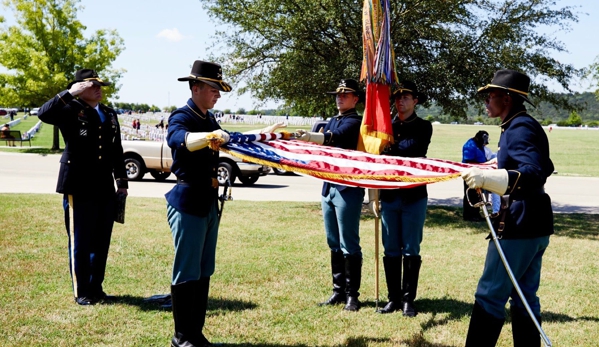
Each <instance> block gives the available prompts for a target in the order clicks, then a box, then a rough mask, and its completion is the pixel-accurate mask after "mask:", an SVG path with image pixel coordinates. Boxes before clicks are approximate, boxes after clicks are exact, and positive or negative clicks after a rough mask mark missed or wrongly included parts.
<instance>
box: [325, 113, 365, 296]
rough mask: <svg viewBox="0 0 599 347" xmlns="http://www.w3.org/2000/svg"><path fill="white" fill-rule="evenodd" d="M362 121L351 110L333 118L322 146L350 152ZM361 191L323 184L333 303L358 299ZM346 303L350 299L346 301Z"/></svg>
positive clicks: (355, 146) (356, 140)
mask: <svg viewBox="0 0 599 347" xmlns="http://www.w3.org/2000/svg"><path fill="white" fill-rule="evenodd" d="M361 123H362V117H361V116H360V115H358V113H357V112H356V109H350V110H347V111H345V112H344V113H341V114H339V115H337V116H335V117H333V118H332V119H331V120H330V121H329V122H328V123H327V125H326V126H325V127H324V143H323V144H324V145H327V146H332V147H337V148H344V149H353V150H355V149H356V148H357V146H358V137H359V133H360V125H361ZM363 201H364V188H359V187H348V186H344V185H339V184H333V183H329V182H325V183H324V184H323V186H322V198H321V207H322V214H323V219H324V228H325V232H326V235H327V244H328V246H329V248H330V250H331V271H332V276H333V296H332V297H331V298H332V299H334V300H331V299H329V300H328V301H327V302H325V303H328V302H331V303H332V302H335V301H345V300H346V299H345V298H346V297H347V298H349V297H351V298H355V299H357V298H358V296H359V295H360V293H359V289H360V283H361V278H362V248H361V247H360V215H361V212H362V202H363ZM348 300H349V299H348Z"/></svg>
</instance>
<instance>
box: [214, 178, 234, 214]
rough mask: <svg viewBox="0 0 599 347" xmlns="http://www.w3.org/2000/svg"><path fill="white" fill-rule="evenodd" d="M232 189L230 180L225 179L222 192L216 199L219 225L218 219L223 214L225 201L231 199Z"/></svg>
mask: <svg viewBox="0 0 599 347" xmlns="http://www.w3.org/2000/svg"><path fill="white" fill-rule="evenodd" d="M232 190H233V187H231V180H227V181H226V182H225V184H224V185H223V193H222V194H221V195H220V196H219V197H218V200H219V201H220V208H219V209H218V224H219V225H220V219H221V217H222V216H223V210H224V208H225V201H231V200H233V197H232V196H231V191H232Z"/></svg>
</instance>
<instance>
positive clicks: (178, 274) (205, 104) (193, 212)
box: [166, 60, 231, 347]
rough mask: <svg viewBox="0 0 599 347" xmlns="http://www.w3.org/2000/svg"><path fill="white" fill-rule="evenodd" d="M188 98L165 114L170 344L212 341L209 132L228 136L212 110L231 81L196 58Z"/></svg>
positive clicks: (213, 191)
mask: <svg viewBox="0 0 599 347" xmlns="http://www.w3.org/2000/svg"><path fill="white" fill-rule="evenodd" d="M179 81H188V82H189V88H190V90H191V98H190V99H189V100H187V104H186V105H185V106H183V107H181V108H179V109H177V110H175V111H174V112H173V113H172V114H171V115H170V117H169V119H168V134H167V138H166V139H167V142H168V145H169V147H170V148H171V151H172V156H173V164H172V166H171V171H172V172H173V173H174V174H175V175H176V176H177V184H176V185H175V186H174V187H173V189H171V190H170V191H169V192H168V193H166V201H167V218H168V223H169V225H170V228H171V232H172V234H173V242H174V246H175V259H174V264H173V276H172V283H171V298H172V307H173V319H174V321H175V334H174V336H173V338H172V342H171V345H172V346H174V347H178V346H181V347H184V346H185V347H198V346H211V344H210V342H209V341H208V340H207V339H206V337H204V334H203V332H202V329H203V327H204V322H205V319H206V306H207V302H208V290H209V287H210V276H212V274H213V273H214V261H215V254H216V240H217V236H218V208H217V202H218V199H217V198H218V181H217V179H216V174H217V166H218V151H213V150H211V149H210V148H208V147H207V146H208V137H209V136H208V135H211V136H213V137H216V138H219V139H220V140H221V143H226V142H227V141H228V140H229V135H228V133H227V132H225V131H223V130H222V129H221V128H220V125H219V124H218V122H217V121H216V119H215V118H214V115H213V114H212V113H210V112H209V111H208V110H210V109H212V108H213V107H214V105H215V104H216V101H217V100H218V99H219V98H220V92H221V91H223V92H230V91H231V86H230V85H229V84H227V83H226V82H224V81H223V80H222V70H221V67H220V65H217V64H213V63H209V62H204V61H200V60H196V61H195V62H194V64H193V67H192V69H191V73H190V74H189V75H188V76H185V77H181V78H179Z"/></svg>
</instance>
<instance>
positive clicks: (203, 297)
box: [197, 277, 212, 347]
mask: <svg viewBox="0 0 599 347" xmlns="http://www.w3.org/2000/svg"><path fill="white" fill-rule="evenodd" d="M198 282H199V283H198V301H199V304H198V312H197V316H198V323H199V329H200V335H201V336H200V338H201V339H202V343H203V345H201V346H204V347H209V346H212V344H211V343H210V341H208V339H207V338H206V337H205V336H204V333H203V332H202V330H203V329H204V323H205V322H206V311H207V309H208V292H210V277H200V280H199V281H198Z"/></svg>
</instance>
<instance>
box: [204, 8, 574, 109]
mask: <svg viewBox="0 0 599 347" xmlns="http://www.w3.org/2000/svg"><path fill="white" fill-rule="evenodd" d="M203 3H204V6H205V8H206V9H207V10H208V11H209V13H210V14H211V15H212V16H213V17H215V18H216V19H217V20H219V22H221V23H222V24H224V26H225V30H223V31H219V32H217V38H218V43H217V44H216V45H217V46H218V45H222V46H223V47H217V48H219V49H218V50H217V51H220V52H223V53H222V54H220V55H217V56H214V57H212V58H213V59H215V60H217V61H219V62H221V63H222V64H223V65H224V67H225V76H227V78H229V79H232V80H233V82H234V83H238V82H241V81H243V82H244V83H245V87H242V88H240V92H242V93H243V92H250V93H251V94H252V95H253V97H255V98H258V99H261V100H279V101H284V102H285V106H289V107H292V108H293V110H294V111H295V112H298V113H300V114H303V115H306V116H312V115H321V116H326V115H331V114H334V113H335V107H334V106H335V105H334V102H333V101H332V99H331V98H330V96H327V95H326V94H325V92H326V91H328V90H332V89H334V88H335V87H336V86H337V84H338V81H339V80H340V79H342V78H356V79H357V78H358V76H359V72H360V68H361V63H362V1H361V0H204V1H203ZM390 3H391V21H392V27H391V38H392V42H393V44H394V50H395V56H396V63H397V68H398V74H399V77H400V80H414V81H416V82H417V83H418V85H419V88H420V89H421V90H423V91H424V92H426V93H427V94H429V96H430V98H431V100H432V101H434V102H435V103H436V104H438V105H440V106H441V107H442V108H443V110H444V112H446V113H448V114H450V115H452V116H455V117H464V116H465V110H466V108H467V106H468V104H474V103H479V102H478V101H479V100H476V98H475V95H476V90H477V88H478V87H481V86H482V85H484V84H486V83H489V82H490V80H491V78H492V76H493V73H494V72H495V71H496V70H497V69H500V68H511V69H516V70H520V71H523V72H525V73H527V74H528V75H529V76H531V77H532V78H533V85H532V87H531V89H532V97H533V98H534V99H536V100H545V101H550V102H551V103H553V104H555V105H559V106H561V107H567V108H572V105H569V104H568V103H567V102H566V101H565V100H564V99H560V98H558V97H557V96H555V95H554V94H552V93H550V92H549V90H548V88H547V86H546V85H545V83H546V82H547V81H554V82H557V83H559V84H560V85H561V86H563V87H564V88H565V89H566V90H568V91H570V89H569V87H568V86H569V83H570V81H571V79H572V78H573V77H575V76H578V75H580V73H581V71H579V70H576V69H575V68H574V67H573V66H572V65H568V64H563V63H560V62H559V61H557V60H556V59H554V58H552V57H551V53H553V52H560V51H565V47H564V45H563V44H562V43H561V42H558V41H556V40H555V39H553V38H551V37H550V36H548V35H545V34H541V33H539V32H537V31H535V30H536V29H537V28H539V27H543V26H547V27H551V28H552V31H556V30H565V29H568V28H569V25H570V23H571V22H573V21H577V14H576V12H574V10H575V8H572V7H561V8H556V7H555V5H554V1H552V0H527V1H524V0H419V1H406V0H390ZM479 104H480V103H479Z"/></svg>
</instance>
